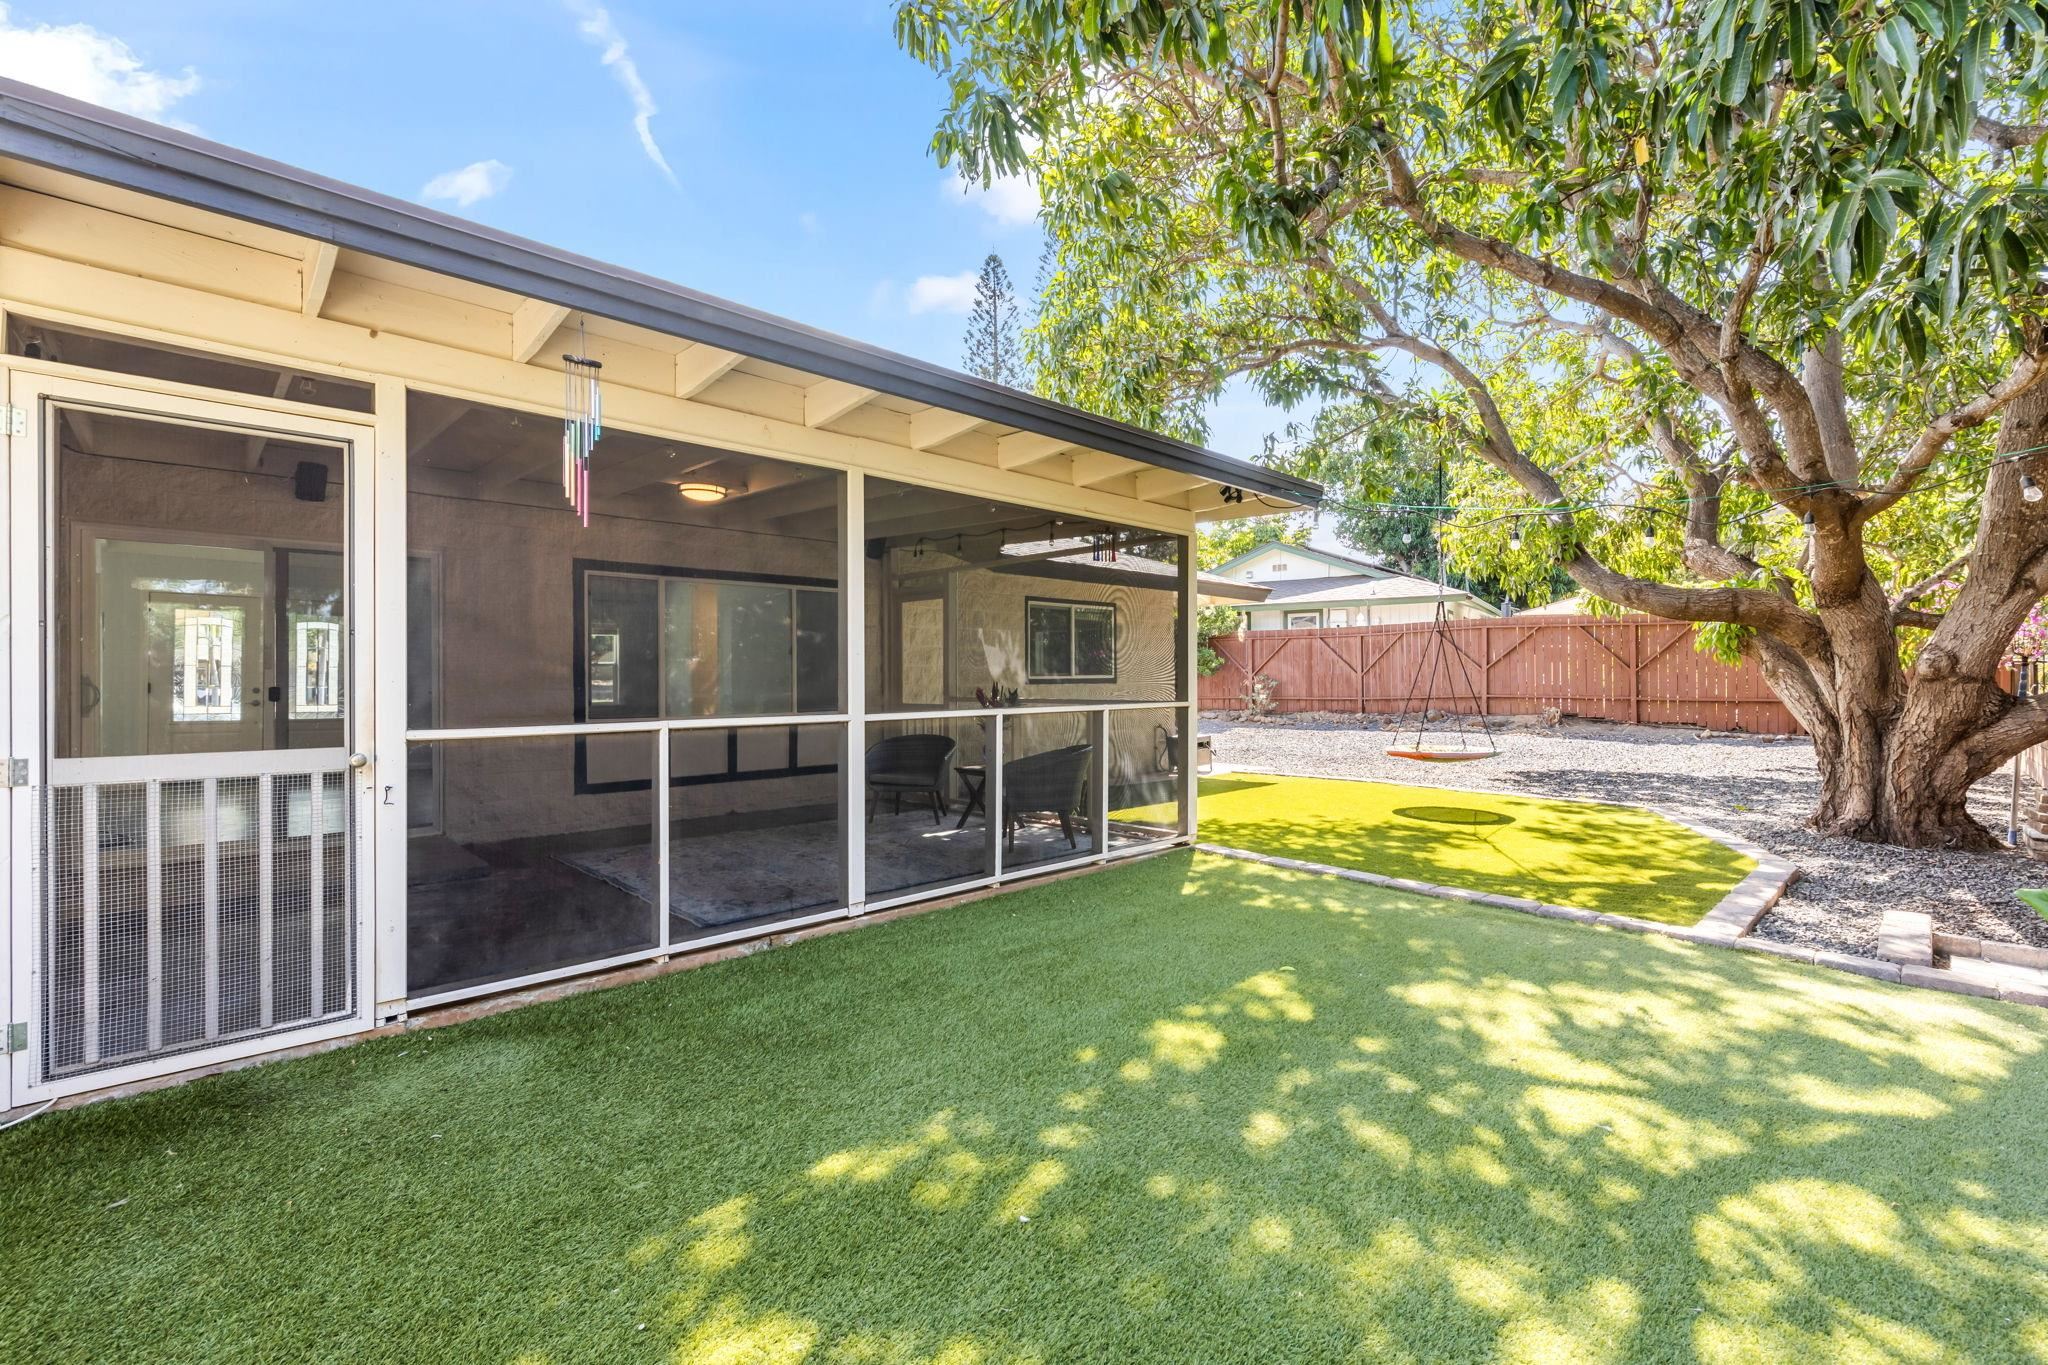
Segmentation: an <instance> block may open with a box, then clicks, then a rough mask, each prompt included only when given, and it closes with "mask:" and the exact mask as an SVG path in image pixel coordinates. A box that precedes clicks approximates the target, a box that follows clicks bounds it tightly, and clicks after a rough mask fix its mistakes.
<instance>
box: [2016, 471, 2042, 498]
mask: <svg viewBox="0 0 2048 1365" xmlns="http://www.w3.org/2000/svg"><path fill="white" fill-rule="evenodd" d="M2020 496H2021V497H2023V498H2025V499H2026V500H2027V501H2028V502H2039V501H2040V500H2041V485H2040V484H2038V483H2035V482H2034V476H2033V475H2032V474H2022V475H2020Z"/></svg>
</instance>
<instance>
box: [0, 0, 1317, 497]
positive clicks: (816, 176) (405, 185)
mask: <svg viewBox="0 0 2048 1365" xmlns="http://www.w3.org/2000/svg"><path fill="white" fill-rule="evenodd" d="M891 13H892V10H891V6H890V5H889V4H888V3H885V2H884V0H767V2H766V3H761V4H749V3H744V0H743V2H742V3H716V2H714V0H690V2H689V3H681V4H668V5H655V4H651V3H649V4H641V5H639V6H634V5H629V4H622V3H604V4H600V3H599V0H500V3H483V2H481V0H429V2H428V3H420V2H419V0H414V2H413V3H407V4H399V3H393V2H392V0H356V2H355V3H353V4H349V5H306V4H278V3H276V2H275V0H176V2H175V3H169V4H167V3H164V0H18V2H17V3H8V4H5V5H0V74H5V75H8V76H13V77H15V78H17V79H21V80H27V81H30V82H32V83H36V84H41V85H48V86H52V87H54V88H57V89H61V90H63V91H65V93H68V94H73V95H78V96H80V97H83V98H88V99H94V100H96V101H98V102H100V103H104V104H108V105H110V106H112V107H115V108H121V109H124V110H126V111H127V112H131V113H139V114H143V115H146V116H149V117H154V118H158V119H162V120H164V121H166V122H170V123H174V124H177V125H179V126H183V127H188V128H191V129H194V130H196V131H197V132H199V133H201V134H203V135H205V136H207V137H211V138H214V139H216V140H218V141H222V142H226V143H230V144H233V145H235V146H238V147H244V148H247V149H249V150H251V151H255V152H259V153H262V154H264V155H266V156H272V157H275V158H277V159H279V160H281V161H287V162H291V163H293V164H295V165H299V166H304V167H306V168H308V169H311V170H315V171H319V172H321V173H323V174H327V175H332V176H335V177H337V178H339V179H342V180H347V181H350V182H353V183H356V184H360V185H365V186H368V187H370V188H372V189H377V190H382V191H384V192H386V193H389V194H394V195H399V196H403V197H406V198H411V199H418V200H421V201H423V202H429V203H433V204H434V205H435V206H436V207H440V208H445V209H448V210H450V211H452V212H456V213H460V214H462V215H464V216H466V217H470V218H475V219H477V220H479V221H481V222H484V223H488V224H490V225H492V226H494V227H498V228H503V229H505V230H507V231H511V232H517V233H520V234H523V235H525V236H529V237H534V238H538V239H540V240H542V241H545V242H548V243H551V244H553V245H556V246H561V247H566V248H568V249H570V250H574V251H580V252H583V253H585V254H587V255H591V256H595V257H598V258H601V259H603V260H607V261H613V262H617V263H619V264H622V265H627V266H631V267H633V268H635V269H639V270H644V271H647V272H649V273H652V274H655V275H660V276H663V277H665V278H668V279H673V280H676V281H678V282H680V283H683V284H686V285H689V286H691V287H693V288H698V289H704V290H708V291H710V292H712V293H715V294H721V295H724V296H725V297H727V298H731V299H734V300H737V301H739V302H741V303H745V304H749V305H751V306H754V307H757V308H763V309H767V310H768V311H770V312H775V313H781V314H784V315H786V316H788V317H792V318H795V319H797V320H799V321H801V322H805V323H809V324H811V325H813V326H816V327H822V328H825V329H827V330H830V331H835V332H841V333H845V334H847V335H849V336H854V337H859V338H861V339H863V340H866V341H871V342H875V343H877V344H880V345H883V346H888V347H891V348H893V349H896V350H900V351H905V352H908V353H910V354H912V355H916V356H920V357H923V358H925V359H928V360H932V361H936V362H938V363H940V364H946V365H957V364H959V362H960V353H961V342H960V339H961V333H962V330H963V328H964V324H965V317H964V313H965V309H966V295H967V293H968V290H969V287H970V282H971V276H972V273H973V272H974V271H975V270H976V269H977V267H978V266H979V265H980V263H981V260H982V258H983V256H985V255H986V254H987V253H989V252H991V251H993V252H997V253H999V254H1000V255H1001V256H1002V257H1003V258H1004V260H1005V262H1006V263H1007V264H1008V265H1009V267H1010V273H1011V275H1012V277H1013V279H1014V280H1015V281H1016V283H1017V285H1018V287H1019V290H1020V293H1023V292H1026V291H1028V290H1029V289H1030V286H1031V281H1032V278H1033V276H1034V274H1035V271H1036V264H1037V259H1038V255H1039V249H1040V235H1039V231H1038V226H1037V222H1036V220H1035V218H1034V217H1033V209H1034V207H1035V202H1036V201H1035V196H1034V195H1033V194H1032V192H1031V190H1030V188H1029V186H1028V185H1024V184H1015V185H1009V186H1004V187H1001V188H999V189H998V190H996V191H994V192H975V193H972V194H968V193H963V192H962V190H961V187H960V186H959V184H958V182H957V181H955V180H954V179H953V178H952V176H951V175H950V174H949V173H948V172H945V171H942V170H940V169H939V167H938V166H937V165H936V164H935V163H934V162H933V161H932V159H931V157H930V155H929V153H928V152H927V150H926V145H927V142H928V140H929V138H930V135H931V129H932V125H933V122H934V120H935V119H936V117H937V116H938V113H939V111H940V108H941V106H942V100H943V93H944V92H943V90H942V89H941V87H940V85H939V83H938V82H937V80H936V79H934V78H933V77H932V75H931V74H930V73H929V72H927V71H926V70H925V69H924V68H922V67H920V66H918V65H917V64H915V63H913V62H912V61H910V59H909V58H907V57H905V56H904V55H903V54H902V52H901V51H899V50H898V48H897V46H896V43H895V40H894V38H893V36H892V33H891ZM636 120H637V122H636ZM643 128H644V132H643ZM430 186H431V187H433V190H434V193H433V194H432V195H430V194H428V193H427V191H428V188H429V187H430ZM1284 420H1285V418H1284V416H1283V415H1280V414H1276V413H1273V412H1271V411H1269V410H1268V409H1267V407H1266V406H1265V405H1264V404H1263V403H1261V402H1260V401H1259V400H1258V399H1257V398H1256V397H1254V396H1252V395H1250V394H1247V393H1241V392H1233V393H1232V394H1230V395H1228V396H1227V397H1226V399H1225V400H1224V401H1223V402H1222V403H1220V404H1218V405H1217V408H1216V410H1215V411H1214V412H1213V414H1212V417H1211V435H1210V444H1211V445H1212V446H1214V447H1215V448H1217V449H1219V450H1222V451H1225V452H1227V453H1230V454H1235V455H1241V456H1247V457H1249V456H1252V455H1254V454H1256V452H1257V451H1258V449H1259V445H1260V441H1261V439H1262V438H1263V437H1264V435H1265V433H1266V432H1267V431H1268V430H1270V429H1273V428H1274V427H1277V426H1278V425H1279V424H1280V423H1282V422H1283V421H1284Z"/></svg>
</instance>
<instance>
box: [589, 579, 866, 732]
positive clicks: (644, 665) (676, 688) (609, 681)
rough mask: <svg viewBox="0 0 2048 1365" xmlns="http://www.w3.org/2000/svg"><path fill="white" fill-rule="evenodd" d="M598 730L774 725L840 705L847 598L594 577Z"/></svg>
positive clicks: (764, 585)
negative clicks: (697, 722)
mask: <svg viewBox="0 0 2048 1365" xmlns="http://www.w3.org/2000/svg"><path fill="white" fill-rule="evenodd" d="M583 590H584V631H583V688H584V691H583V696H584V714H585V715H586V716H587V717H588V718H589V719H591V720H625V719H633V720H640V719H650V718H657V717H658V718H661V719H665V720H666V719H679V718H682V717H688V716H772V715H782V714H785V713H791V712H801V711H830V710H833V709H834V708H835V707H837V706H838V704H839V590H838V589H837V588H833V587H810V586H799V585H795V584H790V583H776V582H763V581H758V580H752V579H724V578H706V577H697V576H694V575H688V574H682V573H665V572H657V571H646V572H639V571H634V572H624V571H618V572H614V571H611V570H601V571H600V570H592V571H590V572H588V573H586V574H585V575H584V582H583Z"/></svg>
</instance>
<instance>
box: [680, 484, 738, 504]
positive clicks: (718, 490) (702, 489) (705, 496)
mask: <svg viewBox="0 0 2048 1365" xmlns="http://www.w3.org/2000/svg"><path fill="white" fill-rule="evenodd" d="M676 492H678V493H680V494H682V495H683V496H684V497H686V498H688V499H689V500H690V501H691V502H722V501H724V500H725V493H726V488H725V485H724V484H722V483H679V484H677V485H676Z"/></svg>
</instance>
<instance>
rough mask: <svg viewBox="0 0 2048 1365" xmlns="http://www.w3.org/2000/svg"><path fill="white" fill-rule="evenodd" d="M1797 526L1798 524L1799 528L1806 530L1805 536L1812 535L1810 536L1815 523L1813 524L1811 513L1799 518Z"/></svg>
mask: <svg viewBox="0 0 2048 1365" xmlns="http://www.w3.org/2000/svg"><path fill="white" fill-rule="evenodd" d="M1799 524H1800V525H1801V526H1804V527H1805V528H1806V534H1808V535H1812V534H1813V528H1814V524H1815V523H1814V520H1813V513H1811V512H1808V513H1806V514H1804V515H1803V516H1801V517H1800V518H1799Z"/></svg>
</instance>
